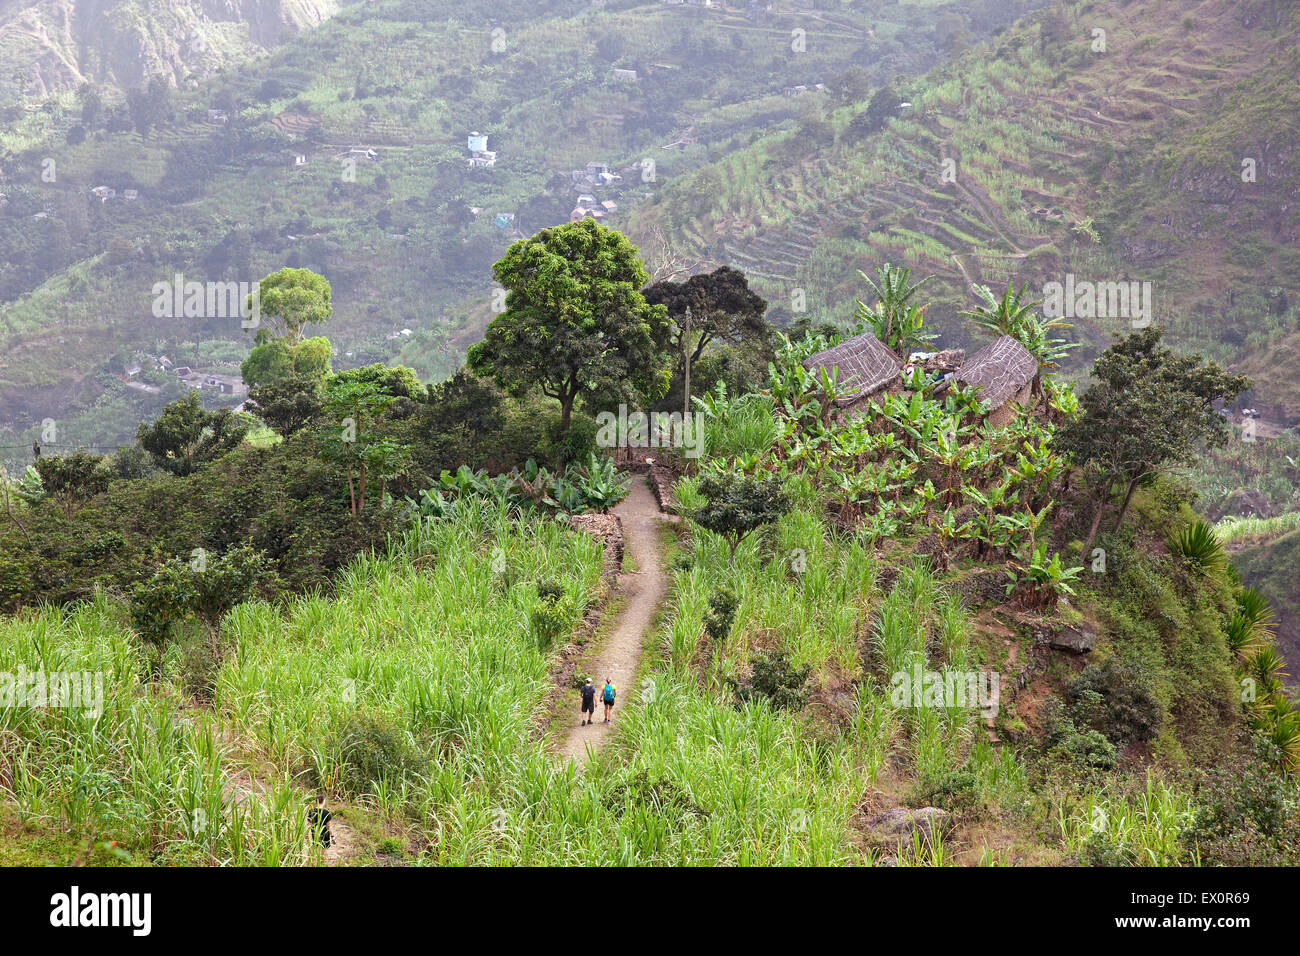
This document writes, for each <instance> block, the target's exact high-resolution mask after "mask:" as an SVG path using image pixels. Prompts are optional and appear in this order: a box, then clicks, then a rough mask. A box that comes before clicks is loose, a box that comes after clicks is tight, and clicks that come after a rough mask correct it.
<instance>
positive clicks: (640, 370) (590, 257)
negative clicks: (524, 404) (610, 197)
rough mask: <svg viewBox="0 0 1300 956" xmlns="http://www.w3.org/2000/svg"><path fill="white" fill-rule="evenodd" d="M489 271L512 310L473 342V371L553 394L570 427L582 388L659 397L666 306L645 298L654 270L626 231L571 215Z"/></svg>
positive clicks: (667, 370)
mask: <svg viewBox="0 0 1300 956" xmlns="http://www.w3.org/2000/svg"><path fill="white" fill-rule="evenodd" d="M492 272H493V275H495V276H496V279H497V281H498V282H500V283H501V285H502V287H504V289H505V290H506V298H505V311H504V312H502V313H501V314H500V315H498V316H497V317H496V318H495V319H494V320H493V321H492V323H491V324H490V325H489V326H488V328H487V334H486V336H485V338H484V340H483V341H482V342H480V343H478V344H477V345H475V346H473V347H471V349H470V352H469V365H470V367H471V368H472V369H473V370H474V371H476V372H479V373H481V374H486V375H491V376H492V377H493V378H495V379H496V381H497V382H498V384H500V385H501V386H502V387H503V388H505V389H507V390H509V391H511V392H513V393H515V394H523V393H525V392H527V391H528V390H529V389H531V388H534V387H536V388H538V389H540V390H541V391H542V393H543V394H545V395H547V396H549V397H551V398H554V399H556V400H557V401H559V403H560V410H561V414H562V422H561V424H562V427H563V428H565V429H567V428H568V427H569V421H570V416H571V414H572V412H573V403H574V401H575V400H576V399H577V398H578V396H580V395H587V396H594V395H601V396H609V395H611V394H622V395H628V396H631V395H636V396H639V397H640V398H642V399H644V400H647V401H653V400H654V399H656V398H658V397H659V396H661V395H663V394H664V392H665V391H666V390H667V387H668V381H669V376H670V374H671V359H670V358H669V356H668V352H667V350H666V347H665V346H666V343H667V341H668V334H669V327H668V317H667V310H666V309H665V308H664V307H663V306H662V305H651V304H649V303H648V302H646V300H645V296H644V295H643V294H642V292H641V289H642V287H643V286H644V285H645V284H646V282H648V281H649V278H650V276H649V274H648V273H647V272H646V270H645V266H644V265H643V264H642V263H641V259H640V257H639V256H638V254H637V250H636V247H635V246H633V245H632V243H630V242H629V241H628V240H627V238H626V237H625V236H622V235H620V234H619V233H617V232H615V231H613V230H612V229H606V228H605V227H604V226H601V225H600V224H599V223H597V222H596V221H595V220H592V219H584V220H582V221H581V222H575V223H564V224H563V225H559V226H554V227H551V228H549V229H543V230H542V231H541V232H539V233H537V234H536V235H534V236H532V237H531V238H529V239H521V240H520V241H519V242H516V243H515V244H514V245H512V246H511V247H510V248H509V249H508V250H507V251H506V254H505V256H503V257H502V258H501V260H500V261H499V262H497V264H496V265H495V266H493V269H492Z"/></svg>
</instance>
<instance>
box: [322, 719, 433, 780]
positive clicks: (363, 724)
mask: <svg viewBox="0 0 1300 956" xmlns="http://www.w3.org/2000/svg"><path fill="white" fill-rule="evenodd" d="M334 749H335V750H336V752H337V753H338V755H339V784H340V786H341V787H342V788H343V790H344V792H346V793H350V794H362V793H365V792H367V791H368V790H369V789H370V788H371V787H372V786H374V784H376V783H378V782H379V781H380V780H390V781H397V780H400V779H401V778H402V777H403V776H405V775H406V774H407V773H409V772H410V771H411V770H413V769H415V764H416V760H415V752H414V747H413V746H412V743H411V739H410V735H409V734H407V732H406V730H405V729H404V728H402V727H399V726H398V725H397V724H395V723H394V722H393V721H392V720H390V719H388V718H386V717H382V716H380V715H378V714H369V713H357V714H353V715H351V716H349V717H348V718H347V719H346V720H344V721H343V723H342V725H341V726H340V727H339V729H338V732H337V734H336V736H335V739H334Z"/></svg>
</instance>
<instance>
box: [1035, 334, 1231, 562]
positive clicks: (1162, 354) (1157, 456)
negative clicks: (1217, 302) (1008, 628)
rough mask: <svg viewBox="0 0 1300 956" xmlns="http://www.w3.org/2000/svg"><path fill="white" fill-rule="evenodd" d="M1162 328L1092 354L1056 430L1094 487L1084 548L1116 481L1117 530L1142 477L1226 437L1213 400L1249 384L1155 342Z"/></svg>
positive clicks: (1187, 459)
mask: <svg viewBox="0 0 1300 956" xmlns="http://www.w3.org/2000/svg"><path fill="white" fill-rule="evenodd" d="M1162 332H1163V330H1162V329H1160V328H1158V327H1154V326H1153V327H1151V328H1147V329H1143V330H1141V331H1138V332H1134V333H1132V334H1130V335H1128V336H1127V337H1125V338H1123V339H1121V340H1120V341H1118V342H1116V343H1115V344H1114V345H1112V346H1111V347H1110V348H1108V349H1107V350H1106V351H1105V352H1103V353H1102V354H1101V355H1100V356H1098V357H1097V361H1096V363H1095V364H1094V366H1093V377H1094V378H1095V379H1096V380H1097V381H1096V384H1095V385H1093V386H1092V388H1090V389H1089V390H1088V391H1087V393H1086V394H1085V395H1084V396H1083V399H1082V404H1083V408H1084V412H1083V414H1082V415H1081V416H1079V418H1077V419H1075V420H1074V421H1071V422H1069V423H1068V424H1067V425H1065V426H1064V427H1063V428H1062V429H1061V431H1060V432H1058V433H1057V436H1056V441H1057V443H1058V446H1059V447H1060V448H1062V449H1063V450H1064V451H1066V452H1068V453H1069V454H1070V455H1071V456H1072V457H1073V458H1074V460H1075V462H1077V463H1078V464H1079V465H1081V466H1082V467H1083V468H1084V470H1085V473H1087V474H1088V476H1089V478H1090V479H1091V483H1092V486H1093V488H1094V505H1095V510H1094V512H1093V520H1092V526H1091V528H1090V529H1089V531H1088V536H1087V539H1086V540H1085V541H1084V545H1083V547H1084V553H1085V554H1086V553H1087V551H1088V548H1089V547H1090V546H1091V544H1092V540H1093V538H1094V537H1095V536H1096V533H1097V528H1098V526H1099V525H1100V523H1101V518H1102V511H1103V509H1104V508H1105V506H1106V503H1107V502H1108V501H1109V500H1110V497H1111V493H1112V491H1113V490H1114V488H1115V485H1116V483H1123V484H1124V485H1125V492H1124V499H1123V502H1122V504H1121V505H1120V509H1119V515H1118V517H1117V519H1116V521H1115V530H1116V531H1118V530H1119V529H1120V528H1121V527H1122V526H1123V523H1124V516H1125V515H1126V514H1127V512H1128V507H1129V504H1130V503H1131V502H1132V500H1133V493H1134V491H1136V490H1137V487H1138V485H1139V484H1140V483H1141V482H1142V481H1143V480H1145V479H1146V478H1148V477H1150V476H1152V475H1154V474H1155V473H1156V472H1158V471H1160V470H1161V469H1163V468H1166V467H1168V466H1170V465H1178V464H1185V463H1188V462H1190V461H1192V460H1193V459H1194V457H1195V455H1196V453H1197V451H1198V449H1199V448H1200V447H1201V446H1202V445H1203V444H1204V443H1209V444H1211V445H1222V444H1223V443H1224V442H1225V441H1227V436H1228V425H1227V423H1226V422H1225V421H1224V420H1223V417H1222V416H1221V415H1220V414H1219V412H1218V411H1217V410H1216V409H1215V407H1214V403H1215V402H1216V401H1217V400H1220V399H1222V400H1223V401H1225V402H1231V401H1232V400H1233V399H1234V398H1236V396H1237V395H1238V394H1240V393H1241V392H1242V391H1244V390H1245V389H1247V388H1249V387H1250V380H1249V379H1247V378H1245V377H1244V376H1241V375H1232V374H1229V373H1228V372H1225V371H1224V370H1223V369H1222V368H1221V367H1220V366H1219V365H1218V364H1217V363H1215V362H1205V363H1202V362H1201V357H1200V356H1199V355H1179V354H1177V353H1176V352H1174V351H1173V350H1172V349H1170V348H1168V347H1166V346H1163V345H1161V344H1160V337H1161V335H1162Z"/></svg>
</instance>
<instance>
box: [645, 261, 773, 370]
mask: <svg viewBox="0 0 1300 956" xmlns="http://www.w3.org/2000/svg"><path fill="white" fill-rule="evenodd" d="M645 299H646V301H647V302H649V303H650V304H651V305H663V306H664V307H665V308H667V310H668V318H669V319H670V320H671V321H672V323H673V325H675V326H676V338H677V340H678V342H679V343H682V342H685V339H684V336H685V334H686V310H687V309H689V310H690V312H691V317H690V332H691V336H690V337H691V342H690V343H688V346H687V347H689V348H690V349H691V364H692V365H694V364H695V362H697V361H698V360H699V358H700V355H701V354H702V353H703V352H704V349H705V348H706V347H707V346H708V344H709V343H710V342H713V341H719V342H727V343H730V344H732V345H738V344H740V343H742V342H758V343H761V344H764V345H766V344H767V342H768V340H769V339H770V338H771V337H772V334H773V330H772V327H771V326H770V325H769V324H768V323H767V320H766V319H764V318H763V315H764V313H765V312H767V300H766V299H764V298H763V297H762V296H761V295H759V294H758V293H756V292H753V291H751V290H750V288H749V280H747V279H746V278H745V274H744V273H743V272H741V271H739V270H738V269H733V268H731V266H721V267H720V268H718V269H715V270H714V271H712V272H705V273H700V274H699V275H693V276H691V277H690V278H689V279H687V280H686V281H685V282H673V281H671V280H668V279H665V280H663V281H661V282H656V283H655V284H654V285H652V286H650V287H649V288H647V289H646V290H645ZM684 352H685V348H682V347H681V346H680V345H679V347H678V359H677V364H678V367H679V368H680V367H681V365H682V356H683V354H684Z"/></svg>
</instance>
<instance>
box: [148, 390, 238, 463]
mask: <svg viewBox="0 0 1300 956" xmlns="http://www.w3.org/2000/svg"><path fill="white" fill-rule="evenodd" d="M247 430H248V427H247V426H246V425H244V424H243V423H242V422H241V421H240V420H239V419H238V418H236V417H235V415H234V414H233V413H232V412H231V411H230V409H228V408H222V409H218V410H217V411H214V412H209V411H207V410H205V409H204V408H203V406H202V405H200V404H199V393H198V392H193V391H192V392H190V393H189V394H188V395H186V396H185V397H184V398H179V399H177V400H176V401H174V402H172V403H171V404H169V405H167V406H166V407H165V408H163V410H162V414H161V415H159V416H158V419H157V420H156V421H155V422H154V423H153V424H152V425H151V424H148V423H147V422H141V423H140V428H139V430H138V431H137V432H136V441H138V442H139V443H140V447H141V448H143V449H144V450H145V451H147V452H148V453H149V457H151V458H152V459H153V462H154V464H155V465H157V466H158V467H159V468H163V469H165V470H167V471H170V472H171V473H172V474H174V475H178V476H181V477H184V476H185V475H190V474H193V473H194V472H195V471H196V470H197V469H198V468H199V467H200V466H201V465H203V464H205V463H206V462H210V461H213V460H215V459H217V458H220V457H221V456H222V455H224V454H225V453H226V452H228V451H230V450H231V449H232V448H234V447H236V446H237V445H238V444H239V443H240V442H242V441H243V440H244V433H245V432H247Z"/></svg>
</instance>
